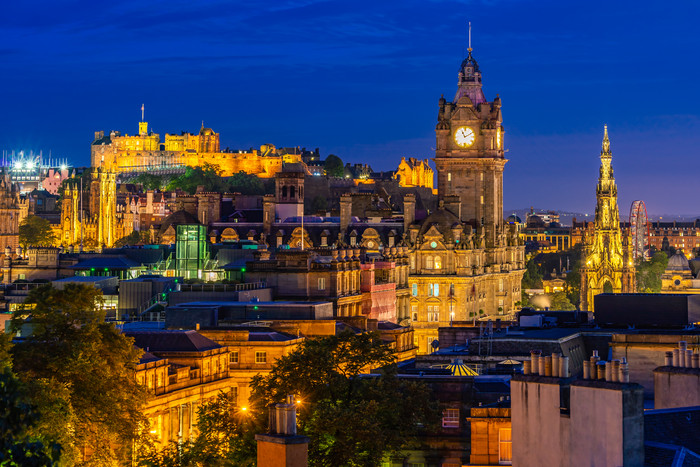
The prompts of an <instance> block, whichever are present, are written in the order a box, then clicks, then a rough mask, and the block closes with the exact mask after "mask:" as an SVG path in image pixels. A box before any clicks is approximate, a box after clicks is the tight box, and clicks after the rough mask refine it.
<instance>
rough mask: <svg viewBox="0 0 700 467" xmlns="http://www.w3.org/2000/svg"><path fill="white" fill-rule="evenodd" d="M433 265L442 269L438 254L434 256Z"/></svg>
mask: <svg viewBox="0 0 700 467" xmlns="http://www.w3.org/2000/svg"><path fill="white" fill-rule="evenodd" d="M434 265H435V269H442V258H441V257H440V256H436V257H435V261H434Z"/></svg>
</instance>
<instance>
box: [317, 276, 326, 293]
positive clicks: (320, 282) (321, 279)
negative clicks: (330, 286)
mask: <svg viewBox="0 0 700 467" xmlns="http://www.w3.org/2000/svg"><path fill="white" fill-rule="evenodd" d="M318 290H326V278H325V277H319V278H318Z"/></svg>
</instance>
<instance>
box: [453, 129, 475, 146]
mask: <svg viewBox="0 0 700 467" xmlns="http://www.w3.org/2000/svg"><path fill="white" fill-rule="evenodd" d="M455 143H457V146H459V147H461V148H468V147H469V146H471V145H472V144H474V130H472V129H471V128H469V127H468V126H462V127H459V128H457V131H455Z"/></svg>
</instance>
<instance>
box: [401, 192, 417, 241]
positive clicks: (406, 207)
mask: <svg viewBox="0 0 700 467" xmlns="http://www.w3.org/2000/svg"><path fill="white" fill-rule="evenodd" d="M415 220H416V195H414V194H413V193H408V194H406V195H404V197H403V231H404V232H408V229H409V227H410V226H411V224H413V222H414V221H415Z"/></svg>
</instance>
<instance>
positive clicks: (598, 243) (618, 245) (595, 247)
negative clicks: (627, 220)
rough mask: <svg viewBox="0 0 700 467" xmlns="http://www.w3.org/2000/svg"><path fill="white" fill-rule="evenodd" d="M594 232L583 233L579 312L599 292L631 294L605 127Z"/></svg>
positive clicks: (630, 266) (625, 239)
mask: <svg viewBox="0 0 700 467" xmlns="http://www.w3.org/2000/svg"><path fill="white" fill-rule="evenodd" d="M596 200H597V205H596V208H595V223H594V230H593V232H592V235H591V232H588V233H587V234H584V238H583V245H584V246H583V264H582V267H581V310H583V311H594V310H593V297H594V296H596V295H598V294H599V293H603V292H614V293H620V292H621V293H633V292H634V291H635V279H634V274H635V268H634V262H633V260H632V247H631V243H630V242H629V238H628V237H627V236H626V235H625V236H624V237H623V235H622V232H621V229H620V211H619V209H618V207H617V185H616V184H615V177H614V175H613V168H612V152H611V151H610V139H609V138H608V126H607V125H606V126H605V133H604V136H603V150H602V151H601V152H600V176H599V177H598V185H597V187H596Z"/></svg>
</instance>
